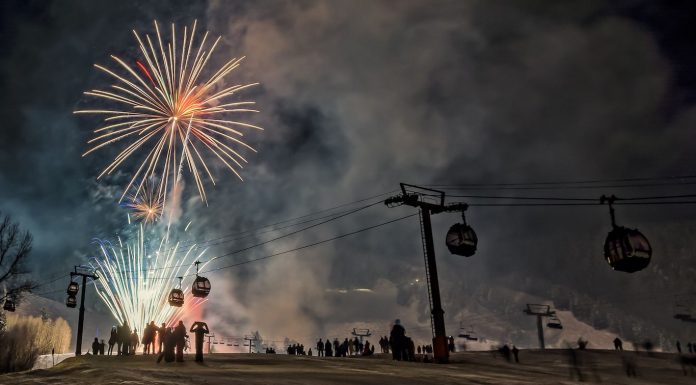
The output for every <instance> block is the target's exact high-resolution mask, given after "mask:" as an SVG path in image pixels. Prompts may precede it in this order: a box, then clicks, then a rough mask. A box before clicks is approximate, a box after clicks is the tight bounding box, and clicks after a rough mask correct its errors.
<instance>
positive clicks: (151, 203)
mask: <svg viewBox="0 0 696 385" xmlns="http://www.w3.org/2000/svg"><path fill="white" fill-rule="evenodd" d="M123 206H124V207H126V208H127V209H129V210H131V212H132V215H133V218H134V219H135V220H136V221H138V222H141V223H145V224H148V223H153V222H155V221H157V220H158V219H159V218H160V217H161V216H162V208H163V205H162V195H161V194H160V193H159V190H157V188H156V186H155V183H154V178H149V181H148V182H146V183H145V184H144V185H143V187H142V189H141V191H140V194H137V193H134V194H131V195H129V196H128V198H127V200H126V203H125V204H124V205H123Z"/></svg>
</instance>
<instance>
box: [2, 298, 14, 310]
mask: <svg viewBox="0 0 696 385" xmlns="http://www.w3.org/2000/svg"><path fill="white" fill-rule="evenodd" d="M2 309H3V310H5V311H10V312H13V311H15V303H14V301H13V300H11V299H6V300H5V304H4V305H3V306H2Z"/></svg>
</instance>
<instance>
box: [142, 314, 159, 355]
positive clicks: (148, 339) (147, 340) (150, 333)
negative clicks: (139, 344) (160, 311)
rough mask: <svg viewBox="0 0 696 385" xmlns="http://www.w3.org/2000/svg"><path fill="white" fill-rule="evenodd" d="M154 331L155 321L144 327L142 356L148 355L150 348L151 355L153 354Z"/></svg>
mask: <svg viewBox="0 0 696 385" xmlns="http://www.w3.org/2000/svg"><path fill="white" fill-rule="evenodd" d="M156 330H157V327H156V326H155V321H150V323H149V324H147V325H145V330H143V354H150V348H152V353H154V352H155V345H154V344H155V331H156Z"/></svg>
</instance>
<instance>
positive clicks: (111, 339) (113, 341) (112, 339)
mask: <svg viewBox="0 0 696 385" xmlns="http://www.w3.org/2000/svg"><path fill="white" fill-rule="evenodd" d="M117 340H118V332H116V326H113V327H111V333H110V334H109V355H111V353H113V351H114V344H116V341H117ZM118 346H119V347H118V349H121V344H119V345H118ZM116 354H118V350H117V351H116Z"/></svg>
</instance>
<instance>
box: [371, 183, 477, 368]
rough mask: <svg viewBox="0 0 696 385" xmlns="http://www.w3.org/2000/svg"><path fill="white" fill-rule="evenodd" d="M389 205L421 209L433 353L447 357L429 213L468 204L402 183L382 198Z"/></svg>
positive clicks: (457, 209) (456, 209) (455, 209)
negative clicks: (393, 194) (394, 192)
mask: <svg viewBox="0 0 696 385" xmlns="http://www.w3.org/2000/svg"><path fill="white" fill-rule="evenodd" d="M384 204H385V205H387V206H388V207H396V206H401V205H407V206H412V207H416V208H418V209H420V220H421V238H422V241H423V252H424V257H425V272H426V278H427V280H428V284H429V285H428V299H429V300H430V320H431V326H432V331H433V356H434V358H435V360H436V361H437V362H439V363H447V362H448V361H449V349H448V347H447V333H446V332H445V311H444V310H443V309H442V301H441V299H440V283H439V281H438V277H437V265H436V262H435V245H434V243H433V229H432V225H431V223H430V215H433V214H439V213H444V212H464V211H466V209H467V208H468V207H469V205H467V204H466V203H462V202H458V203H449V204H445V193H444V192H443V191H439V190H433V189H429V188H425V187H419V186H414V185H409V184H405V183H401V194H399V195H397V196H393V197H391V198H388V199H387V200H385V201H384Z"/></svg>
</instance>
